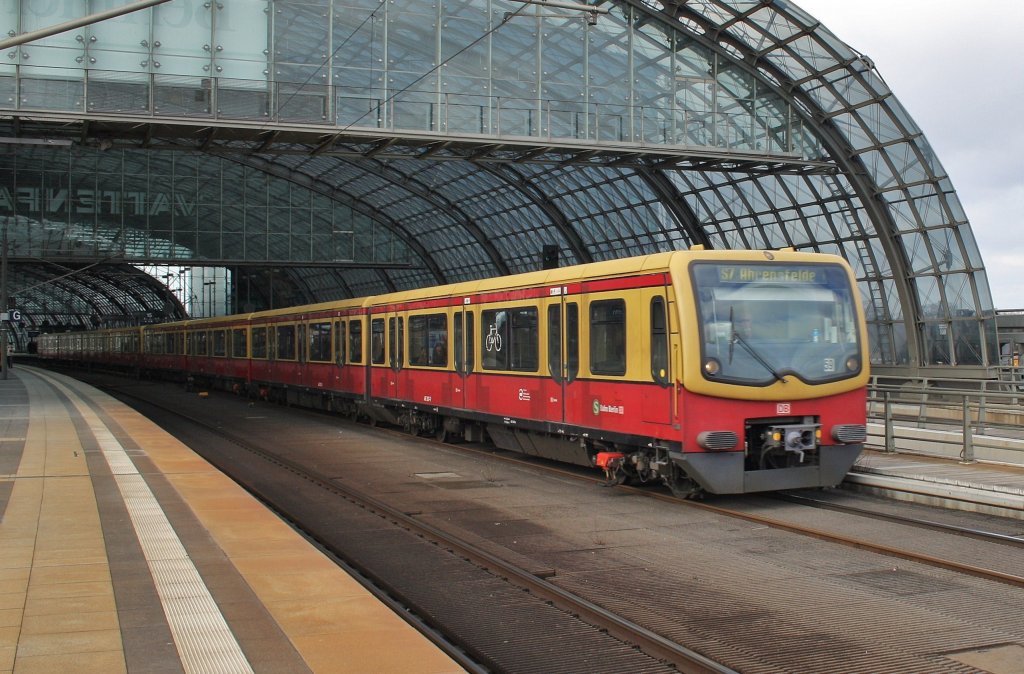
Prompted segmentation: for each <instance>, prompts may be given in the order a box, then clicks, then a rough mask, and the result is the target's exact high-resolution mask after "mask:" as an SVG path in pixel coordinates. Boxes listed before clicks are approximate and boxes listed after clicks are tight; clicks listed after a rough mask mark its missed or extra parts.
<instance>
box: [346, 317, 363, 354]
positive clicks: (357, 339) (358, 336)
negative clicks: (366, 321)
mask: <svg viewBox="0 0 1024 674" xmlns="http://www.w3.org/2000/svg"><path fill="white" fill-rule="evenodd" d="M348 362H350V363H362V362H363V322H362V320H356V321H349V322H348Z"/></svg>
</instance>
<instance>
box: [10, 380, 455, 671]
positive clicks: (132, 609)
mask: <svg viewBox="0 0 1024 674" xmlns="http://www.w3.org/2000/svg"><path fill="white" fill-rule="evenodd" d="M461 671H464V670H463V669H462V668H461V667H459V665H458V664H457V663H455V662H454V661H453V660H451V659H450V658H449V657H448V656H447V655H445V654H444V653H443V652H442V651H440V650H439V649H438V648H437V646H435V645H434V644H433V643H431V642H430V641H429V640H428V639H427V638H426V637H424V636H423V635H421V634H420V633H419V632H418V631H416V630H415V629H414V628H413V627H412V626H410V625H409V624H408V623H406V622H405V621H404V620H403V619H402V618H400V617H399V616H398V615H397V614H395V613H394V612H393V611H391V610H390V609H388V608H387V607H386V606H384V605H383V604H381V603H380V602H379V601H378V600H377V598H376V597H374V596H373V595H372V594H370V593H369V592H368V591H367V590H366V589H365V588H364V587H363V586H362V585H360V584H359V583H358V582H357V581H356V580H355V579H353V578H352V577H351V576H349V575H348V574H346V573H345V572H344V571H343V570H342V569H340V568H339V567H338V566H337V565H336V564H335V563H334V562H332V561H331V560H330V559H328V558H327V557H326V556H325V555H323V554H322V553H321V552H320V551H318V550H317V549H316V548H314V547H313V546H312V545H311V544H310V543H309V542H307V541H306V540H305V539H303V538H302V537H301V536H300V535H299V534H297V533H296V532H295V531H294V530H292V529H291V528H290V527H289V526H288V525H287V524H285V523H284V522H282V521H281V520H280V519H279V518H278V517H277V516H276V515H275V514H273V513H272V512H270V511H269V510H267V509H266V508H265V507H264V506H263V505H262V504H260V503H259V502H258V501H256V500H255V499H254V498H253V497H251V496H250V495H249V494H247V493H246V492H245V491H243V490H242V489H241V488H240V487H238V486H237V485H236V484H235V483H234V482H232V481H231V480H230V479H228V478H227V477H225V476H224V475H222V474H221V473H220V472H218V471H217V470H216V469H215V468H213V467H212V466H211V465H210V464H208V463H207V462H206V461H204V460H203V459H202V458H200V457H199V456H197V455H196V454H195V453H193V452H192V451H191V450H190V449H189V448H187V447H185V446H184V445H182V444H181V443H180V442H178V441H177V440H175V439H174V438H172V437H171V436H169V435H168V434H166V433H165V432H164V431H162V430H161V429H160V428H158V427H156V426H155V425H154V424H153V423H151V422H150V421H149V420H147V419H145V418H144V417H142V416H140V415H138V414H136V413H135V412H134V411H132V410H131V409H129V408H128V407H126V406H125V405H123V404H121V403H120V402H118V401H116V400H114V399H112V398H110V397H109V396H107V395H105V394H103V393H101V392H99V391H97V390H96V389H93V388H91V387H89V386H86V385H83V384H81V383H79V382H76V381H74V380H72V379H69V378H67V377H63V376H61V375H57V374H53V373H50V372H46V371H43V370H36V369H34V368H20V367H15V368H14V369H12V370H11V371H10V374H9V378H8V379H7V380H0V674H36V673H39V674H42V673H44V672H45V673H46V674H55V673H60V672H75V673H76V674H82V673H88V672H96V673H100V672H102V673H103V674H112V673H116V672H146V673H157V674H159V673H164V672H167V673H170V672H208V673H211V674H214V673H231V674H241V673H245V672H254V673H256V674H260V673H282V674H283V673H287V674H296V673H301V672H317V673H319V672H402V673H403V674H406V673H434V672H438V673H441V672H461Z"/></svg>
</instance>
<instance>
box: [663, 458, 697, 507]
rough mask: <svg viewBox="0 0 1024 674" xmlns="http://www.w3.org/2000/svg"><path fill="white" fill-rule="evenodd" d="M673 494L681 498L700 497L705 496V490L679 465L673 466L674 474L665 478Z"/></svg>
mask: <svg viewBox="0 0 1024 674" xmlns="http://www.w3.org/2000/svg"><path fill="white" fill-rule="evenodd" d="M665 484H667V485H668V488H669V490H670V491H671V492H672V495H673V496H675V497H676V498H681V499H699V498H701V497H703V496H704V490H703V489H701V486H700V485H699V484H697V483H696V482H694V481H693V479H691V478H690V477H688V476H687V475H686V473H684V472H683V471H682V470H680V469H679V468H678V467H675V466H673V470H672V476H671V477H667V478H665Z"/></svg>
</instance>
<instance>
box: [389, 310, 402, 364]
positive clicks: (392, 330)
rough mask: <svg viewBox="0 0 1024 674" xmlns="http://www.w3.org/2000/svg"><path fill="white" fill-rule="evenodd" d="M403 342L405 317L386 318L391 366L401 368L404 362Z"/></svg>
mask: <svg viewBox="0 0 1024 674" xmlns="http://www.w3.org/2000/svg"><path fill="white" fill-rule="evenodd" d="M404 344H405V319H404V318H399V319H397V320H396V319H394V318H389V319H388V349H389V351H388V354H389V357H390V364H391V367H392V368H393V369H395V370H401V369H402V365H403V364H404V363H405V359H404V357H403V356H404V355H405V354H404V350H403V346H404Z"/></svg>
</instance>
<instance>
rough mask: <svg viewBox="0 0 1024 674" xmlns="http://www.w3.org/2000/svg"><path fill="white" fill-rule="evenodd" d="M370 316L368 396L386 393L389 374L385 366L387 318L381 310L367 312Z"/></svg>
mask: <svg viewBox="0 0 1024 674" xmlns="http://www.w3.org/2000/svg"><path fill="white" fill-rule="evenodd" d="M369 318H370V353H369V356H370V362H369V365H368V367H367V368H366V391H367V397H368V398H380V397H383V396H385V395H387V390H388V380H389V378H390V375H391V370H390V368H388V367H387V343H388V342H387V318H386V317H385V314H384V312H383V311H381V312H379V313H378V312H374V311H371V312H370V313H369Z"/></svg>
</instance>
